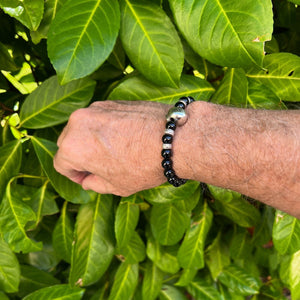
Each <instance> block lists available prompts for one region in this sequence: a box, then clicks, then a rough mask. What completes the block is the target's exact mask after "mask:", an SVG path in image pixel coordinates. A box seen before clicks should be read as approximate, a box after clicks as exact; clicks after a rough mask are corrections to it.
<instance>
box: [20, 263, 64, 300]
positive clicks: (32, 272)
mask: <svg viewBox="0 0 300 300" xmlns="http://www.w3.org/2000/svg"><path fill="white" fill-rule="evenodd" d="M59 283H60V282H59V280H58V279H56V278H55V277H53V276H52V275H51V274H50V273H48V272H45V271H42V270H39V269H37V268H34V267H32V266H29V265H21V279H20V286H19V292H18V296H19V297H25V296H26V295H28V294H30V293H32V292H34V291H36V290H39V289H42V288H44V287H47V286H51V285H56V284H59Z"/></svg>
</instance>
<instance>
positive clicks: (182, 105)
mask: <svg viewBox="0 0 300 300" xmlns="http://www.w3.org/2000/svg"><path fill="white" fill-rule="evenodd" d="M175 106H176V107H180V108H183V109H185V107H186V105H184V104H183V103H182V102H177V103H176V104H175Z"/></svg>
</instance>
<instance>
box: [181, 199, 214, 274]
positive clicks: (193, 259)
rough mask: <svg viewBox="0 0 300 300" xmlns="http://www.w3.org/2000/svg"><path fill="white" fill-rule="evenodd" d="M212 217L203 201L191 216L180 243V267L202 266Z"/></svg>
mask: <svg viewBox="0 0 300 300" xmlns="http://www.w3.org/2000/svg"><path fill="white" fill-rule="evenodd" d="M212 218H213V213H212V211H211V210H210V208H209V207H208V204H207V202H204V204H203V205H202V206H201V209H200V210H199V212H197V213H196V214H195V216H194V217H193V222H192V224H191V225H190V228H189V229H188V231H187V233H186V235H185V237H184V240H183V242H182V244H181V245H180V248H179V251H178V261H179V264H180V266H181V267H183V268H187V269H191V268H198V269H200V268H203V267H204V246H205V239H206V235H207V233H208V231H209V229H210V227H211V224H212Z"/></svg>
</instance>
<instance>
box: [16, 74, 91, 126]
mask: <svg viewBox="0 0 300 300" xmlns="http://www.w3.org/2000/svg"><path fill="white" fill-rule="evenodd" d="M95 84H96V82H95V81H94V80H91V79H89V78H84V79H80V80H75V81H72V82H70V83H68V84H66V85H64V86H61V85H59V83H58V81H57V77H56V76H53V77H51V78H49V79H47V80H45V81H44V82H43V84H42V85H41V86H39V87H38V88H37V89H36V90H35V91H34V92H33V93H31V94H30V95H29V96H28V97H27V98H26V100H25V102H24V104H23V105H22V108H21V112H20V118H21V123H20V126H23V127H25V128H45V127H50V126H53V125H57V124H61V123H64V122H65V121H67V120H68V118H69V116H70V114H71V113H72V112H73V111H75V110H76V109H78V108H82V107H84V106H86V105H87V104H88V103H89V101H90V100H91V98H92V96H93V93H94V89H95Z"/></svg>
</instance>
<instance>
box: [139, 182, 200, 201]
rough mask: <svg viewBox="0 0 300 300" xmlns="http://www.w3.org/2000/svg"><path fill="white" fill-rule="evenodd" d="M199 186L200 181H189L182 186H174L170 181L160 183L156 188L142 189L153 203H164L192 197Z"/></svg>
mask: <svg viewBox="0 0 300 300" xmlns="http://www.w3.org/2000/svg"><path fill="white" fill-rule="evenodd" d="M198 187H199V182H196V181H188V182H187V183H186V184H184V185H182V186H180V187H177V188H176V187H174V186H173V185H171V184H169V183H165V184H163V185H160V186H158V187H156V188H154V189H150V190H145V191H142V193H141V194H142V195H143V196H144V197H145V199H146V200H147V201H149V202H150V203H151V204H163V203H170V202H175V201H177V200H182V199H187V198H189V197H191V196H192V195H193V194H194V192H195V191H196V190H197V188H198Z"/></svg>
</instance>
